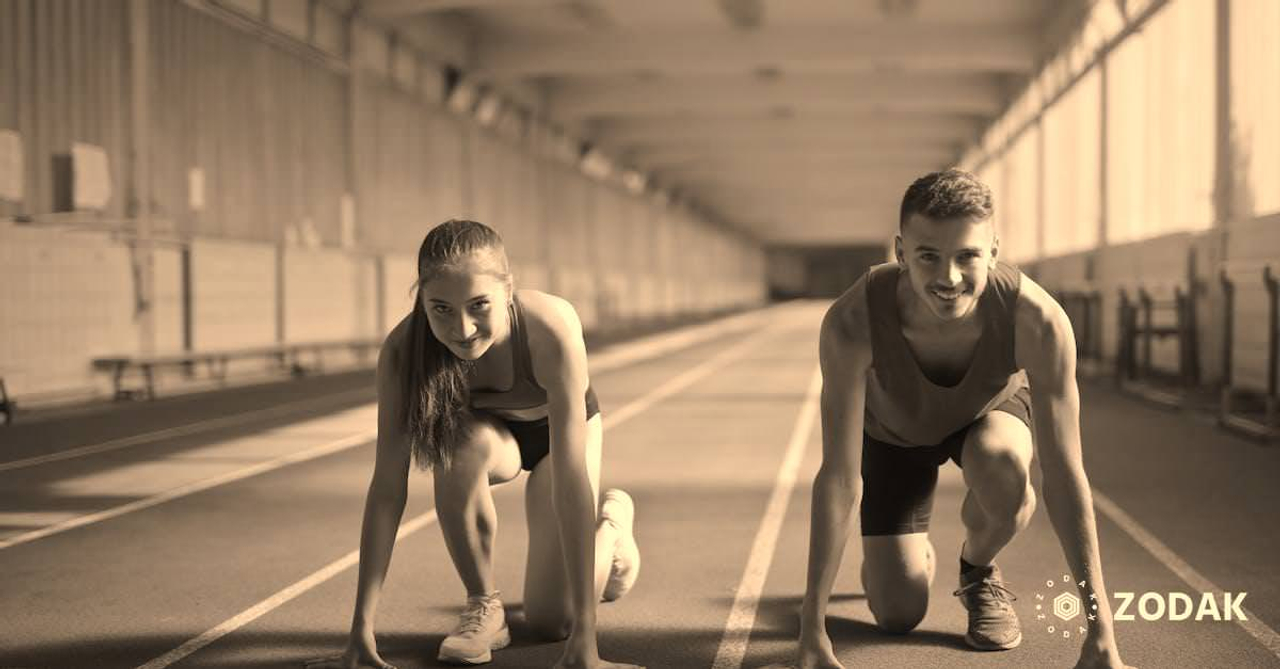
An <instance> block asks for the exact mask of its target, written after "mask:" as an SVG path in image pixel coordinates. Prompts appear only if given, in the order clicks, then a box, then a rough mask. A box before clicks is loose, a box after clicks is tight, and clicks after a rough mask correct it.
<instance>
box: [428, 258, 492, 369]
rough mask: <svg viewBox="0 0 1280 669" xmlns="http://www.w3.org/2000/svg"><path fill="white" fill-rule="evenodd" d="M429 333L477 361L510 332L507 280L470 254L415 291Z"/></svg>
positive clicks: (455, 352)
mask: <svg viewBox="0 0 1280 669" xmlns="http://www.w3.org/2000/svg"><path fill="white" fill-rule="evenodd" d="M419 294H420V296H421V301H422V308H423V310H424V311H426V313H427V322H428V323H429V324H430V325H431V332H432V334H434V335H435V336H436V339H438V340H440V342H442V343H443V344H444V345H445V346H447V347H448V348H449V350H450V351H452V352H453V354H454V355H456V356H458V357H459V358H461V359H463V360H477V359H479V358H480V356H482V355H484V354H485V352H486V351H488V350H489V347H490V346H493V344H494V343H495V342H497V341H499V340H500V339H501V338H503V337H506V336H507V335H508V334H509V333H510V332H511V323H510V320H511V319H510V317H509V312H508V311H507V305H508V304H509V303H510V301H511V291H510V288H509V287H508V285H507V282H506V281H505V280H504V279H502V278H500V277H497V276H494V274H493V272H492V269H491V268H490V267H489V266H487V265H485V264H484V263H482V262H480V259H479V258H476V257H475V255H474V254H473V255H472V256H469V257H467V258H466V259H464V260H463V262H461V263H459V264H458V265H454V266H451V267H449V268H446V269H444V270H441V271H440V272H438V273H437V274H436V275H435V276H434V277H432V278H431V280H429V281H427V282H426V283H424V284H423V285H422V290H421V291H419Z"/></svg>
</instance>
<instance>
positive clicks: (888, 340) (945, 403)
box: [863, 263, 1027, 446]
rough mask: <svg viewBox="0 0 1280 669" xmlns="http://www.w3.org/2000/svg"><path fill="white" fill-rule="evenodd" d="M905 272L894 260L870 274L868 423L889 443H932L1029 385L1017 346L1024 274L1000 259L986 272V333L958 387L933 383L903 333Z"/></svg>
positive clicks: (982, 311) (982, 306)
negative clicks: (901, 311) (1016, 313)
mask: <svg viewBox="0 0 1280 669" xmlns="http://www.w3.org/2000/svg"><path fill="white" fill-rule="evenodd" d="M902 274H903V272H902V269H901V268H900V266H899V265H898V264H897V263H886V264H883V265H878V266H876V267H873V268H871V270H870V271H869V272H868V274H867V282H866V289H867V314H868V318H869V320H870V330H871V351H872V366H871V369H870V370H868V372H867V393H866V412H865V421H864V426H863V429H864V430H865V431H866V432H867V434H869V435H871V436H872V437H874V438H875V439H877V440H880V441H884V442H888V443H891V444H898V445H900V446H932V445H935V444H938V443H940V442H942V440H943V439H944V438H946V437H947V435H949V434H951V433H953V432H955V431H956V430H959V429H960V428H962V427H965V426H966V425H968V424H970V423H972V422H973V421H975V420H977V419H978V418H981V417H982V416H984V415H986V414H987V412H989V411H991V410H992V409H993V408H995V407H996V406H998V405H999V404H1001V403H1002V402H1004V401H1005V400H1006V399H1008V398H1010V397H1012V396H1013V394H1014V393H1016V392H1017V391H1018V390H1019V389H1020V388H1022V387H1025V386H1026V384H1027V380H1026V374H1025V373H1023V372H1022V371H1021V370H1019V369H1018V365H1017V362H1016V360H1015V357H1014V349H1013V335H1014V310H1015V309H1016V307H1017V304H1018V290H1019V287H1020V284H1021V279H1022V274H1021V273H1020V272H1019V271H1018V270H1017V269H1016V268H1014V267H1011V266H1009V265H1006V264H1005V263H997V264H996V267H995V269H993V270H992V271H991V273H990V274H989V275H988V282H987V287H986V289H985V290H984V291H983V293H982V295H981V296H979V298H978V304H977V310H978V314H977V315H978V317H979V318H981V319H982V335H981V336H980V337H979V339H978V344H977V347H976V349H975V350H974V353H973V361H972V363H970V365H969V369H968V371H967V372H966V373H965V375H964V378H963V379H961V381H960V382H959V383H958V384H956V385H954V386H939V385H937V384H935V383H933V382H932V381H930V380H929V379H928V378H927V377H926V376H925V375H924V372H923V371H921V369H920V365H919V364H918V363H917V362H916V359H915V355H914V354H913V353H912V352H911V349H910V347H909V346H908V344H907V340H906V337H905V336H903V333H902V321H901V319H900V315H899V313H898V300H897V291H898V281H899V277H900V276H902ZM902 280H906V279H905V278H904V279H902Z"/></svg>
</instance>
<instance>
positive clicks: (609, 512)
mask: <svg viewBox="0 0 1280 669" xmlns="http://www.w3.org/2000/svg"><path fill="white" fill-rule="evenodd" d="M600 519H601V520H608V521H611V522H612V523H613V524H614V525H616V526H617V528H618V543H616V544H614V549H613V566H612V567H611V568H610V569H609V580H608V582H606V583H605V586H604V594H603V596H602V597H601V598H602V599H603V600H604V601H606V602H612V601H613V600H615V599H618V598H619V597H621V596H623V595H625V594H627V591H629V590H631V586H633V585H635V584H636V578H637V577H639V576H640V548H639V546H636V537H635V533H634V530H633V528H634V525H635V519H636V504H635V502H633V501H632V500H631V495H628V494H627V493H626V492H624V491H622V490H618V489H617V488H614V489H611V490H607V491H605V493H604V502H603V503H601V505H600Z"/></svg>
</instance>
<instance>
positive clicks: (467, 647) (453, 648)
mask: <svg viewBox="0 0 1280 669" xmlns="http://www.w3.org/2000/svg"><path fill="white" fill-rule="evenodd" d="M509 643H511V632H510V630H508V629H507V614H506V611H505V610H504V609H503V608H502V600H501V599H499V598H498V593H497V592H494V593H493V594H491V595H479V596H476V597H468V598H467V607H466V608H465V609H463V610H462V615H461V616H460V617H459V618H458V625H457V626H456V627H454V628H453V631H452V632H450V633H449V636H447V637H445V638H444V643H442V644H440V654H439V655H438V656H437V657H436V659H438V660H440V661H441V662H448V663H450V664H484V663H486V662H488V661H490V660H492V659H493V655H492V654H491V652H492V651H495V650H498V649H500V648H506V647H507V644H509Z"/></svg>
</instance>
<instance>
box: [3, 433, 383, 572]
mask: <svg viewBox="0 0 1280 669" xmlns="http://www.w3.org/2000/svg"><path fill="white" fill-rule="evenodd" d="M376 437H377V431H376V430H364V431H362V432H358V433H356V434H353V435H350V436H347V437H343V438H342V439H338V440H336V441H331V442H329V443H327V444H321V445H319V446H316V447H314V448H308V449H305V450H301V451H298V452H296V453H290V454H288V455H284V456H281V457H278V458H275V459H273V460H267V461H266V462H260V463H258V464H256V465H250V466H248V467H243V468H241V469H237V470H235V471H230V472H227V473H226V474H222V475H220V476H214V477H212V478H207V479H203V480H200V481H194V482H192V483H188V484H187V485H183V486H178V487H177V488H173V489H171V490H166V491H164V492H162V493H159V494H156V495H152V496H150V497H144V498H142V499H139V500H137V501H133V502H129V503H128V504H121V505H120V506H114V507H111V508H110V509H106V510H104V511H99V512H97V513H90V514H87V515H84V516H77V517H75V518H72V519H71V520H67V521H64V522H61V523H58V524H56V525H50V526H48V527H43V528H40V529H38V530H33V531H31V532H24V533H22V534H18V535H15V536H12V537H9V538H7V539H4V540H0V549H5V548H9V547H11V546H17V545H18V544H25V543H27V542H29V541H35V540H36V539H43V538H44V537H47V536H50V535H53V534H58V533H61V532H66V531H67V530H72V529H75V528H77V527H84V526H85V525H91V524H93V523H100V522H102V521H104V520H109V519H111V518H115V517H117V516H123V515H124V514H126V513H132V512H134V511H139V510H142V509H147V508H150V507H153V506H156V505H157V504H163V503H165V502H168V501H169V500H172V499H177V498H179V497H185V496H187V495H192V494H195V493H198V492H200V491H202V490H208V489H209V488H213V487H215V486H220V485H223V484H226V483H232V482H234V481H239V480H241V479H245V478H248V477H250V476H255V475H257V474H261V473H263V472H269V471H271V470H273V469H279V468H281V467H284V466H287V465H292V464H297V463H299V462H306V461H307V460H314V459H316V458H319V457H323V456H325V455H329V454H331V453H337V452H338V451H342V450H346V449H348V448H351V447H353V446H359V445H361V444H367V443H369V442H370V441H373V440H374V439H375V438H376Z"/></svg>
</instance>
